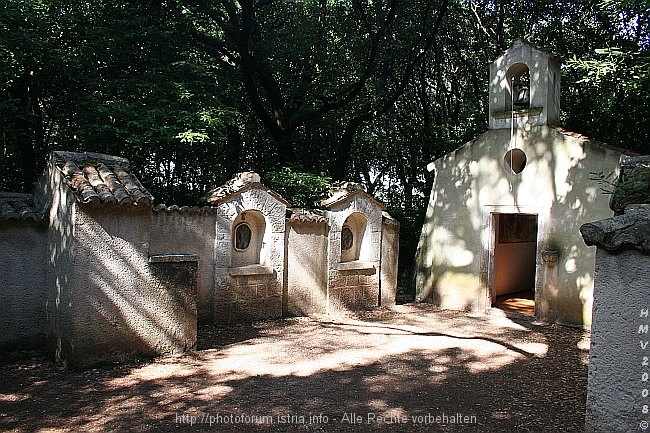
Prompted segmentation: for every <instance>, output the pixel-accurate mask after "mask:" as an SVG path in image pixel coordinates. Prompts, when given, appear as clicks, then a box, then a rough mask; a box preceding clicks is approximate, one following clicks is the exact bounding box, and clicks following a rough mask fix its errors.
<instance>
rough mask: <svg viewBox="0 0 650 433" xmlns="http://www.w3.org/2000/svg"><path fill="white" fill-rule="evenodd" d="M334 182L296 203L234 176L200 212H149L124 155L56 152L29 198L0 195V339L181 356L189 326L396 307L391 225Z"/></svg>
mask: <svg viewBox="0 0 650 433" xmlns="http://www.w3.org/2000/svg"><path fill="white" fill-rule="evenodd" d="M341 185H343V186H341ZM341 185H337V186H336V188H334V190H333V191H330V193H329V195H328V197H327V198H325V199H324V200H323V201H322V202H321V206H320V207H321V208H320V209H294V208H292V207H291V206H290V204H289V202H288V201H286V200H285V199H284V198H282V197H281V196H280V195H278V194H277V193H275V192H273V191H272V190H270V189H269V188H267V187H265V186H264V185H263V184H262V183H261V179H260V176H259V175H258V174H256V173H252V172H245V173H240V174H239V175H237V176H236V177H235V178H234V179H232V180H231V181H229V182H228V183H226V184H225V185H223V186H221V187H218V188H215V189H213V190H212V191H210V193H209V194H208V196H207V197H206V203H207V204H206V205H205V206H202V207H178V206H166V205H157V206H153V197H152V196H151V194H150V193H149V192H148V191H147V189H146V188H145V187H144V186H143V185H142V184H141V183H140V181H139V180H138V178H137V177H136V176H135V174H133V173H132V172H131V170H130V164H129V161H128V160H127V159H125V158H120V157H115V156H110V155H104V154H98V153H90V152H84V153H75V152H53V153H52V155H51V157H50V159H49V162H48V166H47V169H46V171H45V173H44V175H43V177H42V179H41V181H40V182H39V184H38V187H37V189H36V192H35V194H33V195H31V194H10V193H0V264H1V265H2V266H3V269H5V270H6V273H7V277H5V278H3V280H2V281H0V299H3V300H4V301H5V302H4V304H5V306H6V311H7V312H8V314H6V315H3V316H1V317H0V346H7V347H15V346H24V345H29V344H32V345H40V344H45V342H47V345H48V347H49V348H50V349H51V350H52V352H53V353H54V354H55V356H56V358H57V359H58V360H59V361H61V362H62V363H64V364H65V365H66V366H68V367H71V368H77V367H85V366H87V365H92V364H95V363H98V362H106V361H112V360H119V359H123V358H127V357H130V356H133V355H144V356H154V355H158V354H162V353H178V352H183V351H185V350H188V349H191V348H193V347H195V345H196V338H197V325H198V324H199V323H206V324H210V323H232V322H240V321H252V320H260V319H269V318H279V317H282V316H287V315H304V314H315V313H334V312H340V311H344V310H356V309H362V308H370V307H374V306H378V305H390V304H393V303H394V302H395V296H396V289H397V257H398V241H399V224H398V223H397V222H396V221H394V220H393V219H392V218H391V217H390V216H389V215H388V214H387V213H385V211H384V207H383V205H382V204H381V203H379V202H378V201H376V200H375V199H374V198H372V197H371V196H370V195H368V194H367V193H365V191H363V190H362V189H361V188H360V187H359V186H358V185H355V186H354V187H351V184H349V183H344V184H341Z"/></svg>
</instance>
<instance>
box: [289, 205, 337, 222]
mask: <svg viewBox="0 0 650 433" xmlns="http://www.w3.org/2000/svg"><path fill="white" fill-rule="evenodd" d="M287 219H288V220H289V221H297V222H301V223H325V222H327V217H326V216H325V213H324V212H323V211H322V210H320V209H298V208H288V209H287Z"/></svg>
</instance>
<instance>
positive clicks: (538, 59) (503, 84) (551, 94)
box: [489, 40, 560, 129]
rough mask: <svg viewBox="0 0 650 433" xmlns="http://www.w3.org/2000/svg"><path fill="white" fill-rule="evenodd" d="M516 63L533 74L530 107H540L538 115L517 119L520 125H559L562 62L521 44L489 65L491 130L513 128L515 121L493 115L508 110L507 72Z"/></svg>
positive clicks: (516, 43) (518, 41)
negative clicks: (512, 124) (512, 122)
mask: <svg viewBox="0 0 650 433" xmlns="http://www.w3.org/2000/svg"><path fill="white" fill-rule="evenodd" d="M516 63H523V64H525V65H526V66H528V69H529V71H530V107H531V108H533V107H535V108H541V109H542V110H541V112H540V113H539V114H538V115H535V116H524V117H521V116H515V122H516V124H517V125H518V126H521V125H524V124H526V123H527V124H529V125H532V126H539V125H547V124H557V122H558V120H559V118H560V63H559V60H558V59H557V58H556V57H554V56H551V55H549V54H548V53H546V52H544V51H542V50H540V49H538V48H536V47H534V46H532V45H530V44H528V43H526V42H524V41H522V40H517V41H515V42H514V43H513V44H512V46H511V47H510V48H509V49H508V50H507V51H506V52H505V53H504V54H503V55H502V56H501V57H499V58H498V59H497V60H495V61H494V62H493V63H492V64H491V65H490V119H489V124H490V128H491V129H503V128H505V129H510V124H511V121H512V118H511V117H510V116H502V117H501V118H499V117H497V116H494V113H498V112H503V111H504V110H505V108H506V98H509V97H510V93H509V92H507V91H506V89H507V88H508V87H509V84H508V83H507V78H506V73H507V71H508V69H510V67H511V66H512V65H514V64H516Z"/></svg>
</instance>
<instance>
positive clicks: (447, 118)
mask: <svg viewBox="0 0 650 433" xmlns="http://www.w3.org/2000/svg"><path fill="white" fill-rule="evenodd" d="M649 11H650V5H649V4H648V1H647V0H641V1H640V0H603V1H602V2H600V3H594V2H593V1H585V0H580V1H563V0H553V1H547V2H536V1H532V0H523V1H520V2H515V3H512V2H505V1H502V0H414V1H409V2H404V1H397V0H379V1H372V0H351V1H337V0H285V1H277V0H276V1H273V0H239V1H235V0H175V1H172V0H138V1H135V0H126V1H122V2H119V3H115V2H108V1H105V0H98V1H94V2H86V1H81V0H67V1H65V0H49V1H46V0H5V2H4V3H3V6H2V7H1V9H0V134H1V135H0V140H1V145H2V160H1V162H0V190H13V191H29V190H31V184H32V182H34V181H35V180H36V178H37V176H38V174H39V173H40V172H41V170H42V168H43V165H44V162H45V157H46V155H47V153H48V152H49V151H50V150H53V149H65V150H77V151H79V150H88V151H100V152H105V153H110V154H116V155H121V156H125V157H127V158H129V159H130V160H131V161H132V163H133V164H134V166H135V168H136V170H137V172H138V173H139V174H140V176H141V177H142V178H143V181H144V182H145V184H147V185H148V186H151V190H152V192H153V193H154V195H155V196H156V198H157V200H158V201H159V202H168V203H172V202H173V203H177V204H194V203H196V202H197V201H198V200H199V198H200V197H201V196H202V195H203V194H204V193H205V192H206V191H207V190H208V189H209V188H211V187H213V186H215V185H217V184H220V183H222V182H224V181H225V180H227V179H228V178H229V177H230V176H231V175H232V174H233V173H235V172H237V171H240V170H243V169H254V170H257V171H259V172H261V173H262V175H263V176H268V177H269V179H273V182H276V183H277V182H279V184H278V188H281V183H282V181H283V179H284V181H285V182H295V181H296V179H306V180H308V181H309V182H311V184H312V185H321V184H322V180H326V179H328V178H332V179H334V180H343V179H347V180H355V181H359V182H362V183H364V184H365V185H366V187H367V189H368V190H369V191H370V192H372V193H374V194H376V195H378V196H379V197H380V198H381V199H383V200H384V201H385V202H386V203H387V204H388V205H389V208H390V210H391V211H392V212H393V213H394V214H395V215H396V216H397V218H398V219H400V220H401V221H402V227H403V229H402V239H403V246H402V250H403V256H402V258H403V265H405V266H408V264H409V262H410V258H411V257H412V256H413V251H414V246H415V242H416V240H417V236H418V234H419V231H420V226H419V225H420V224H421V219H422V215H423V212H424V209H425V203H426V196H427V191H428V190H429V187H430V184H431V182H432V179H431V178H430V176H431V175H430V174H429V173H427V172H426V170H424V167H425V166H426V164H427V163H428V162H430V161H431V160H432V159H434V158H436V157H437V156H440V155H442V154H443V153H445V152H447V151H449V150H450V149H453V148H455V147H458V146H459V145H461V144H462V143H464V142H465V141H467V140H469V139H471V138H472V137H474V136H475V135H477V134H478V133H480V132H482V131H483V130H485V129H486V124H487V116H486V105H487V69H486V67H485V66H486V65H487V64H488V63H489V62H490V61H492V60H493V59H494V58H496V57H497V56H498V55H499V54H500V53H501V52H502V51H503V50H504V49H505V48H507V47H508V46H509V45H510V44H511V43H512V41H513V40H514V39H516V38H519V37H523V38H525V39H527V40H529V41H531V42H532V43H535V44H537V45H539V46H541V47H543V48H545V49H547V50H549V51H553V52H556V53H559V54H561V55H562V56H563V57H564V59H565V62H564V67H563V88H562V90H563V94H562V106H563V115H562V122H563V126H565V127H567V128H568V129H571V130H575V131H578V132H580V133H583V134H585V135H588V136H590V137H592V138H594V139H598V140H601V141H606V142H609V143H611V144H613V145H616V146H620V147H624V148H628V149H632V150H637V151H639V152H641V153H648V151H649V150H650V73H649V67H650V61H649V60H648V59H649V57H648V50H649V47H650V40H649V32H648V26H649V24H650V12H649ZM285 190H286V191H291V188H286V189H285ZM288 198H289V199H291V197H288ZM299 201H300V202H301V203H308V201H309V199H308V197H303V196H301V197H300V198H299Z"/></svg>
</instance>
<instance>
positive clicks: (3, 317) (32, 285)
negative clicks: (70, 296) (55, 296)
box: [0, 220, 47, 349]
mask: <svg viewBox="0 0 650 433" xmlns="http://www.w3.org/2000/svg"><path fill="white" fill-rule="evenodd" d="M46 252H47V232H46V230H45V227H44V223H42V222H41V221H34V220H10V221H1V222H0V273H1V275H2V278H1V280H2V281H0V305H2V308H3V310H2V314H0V348H3V347H4V348H8V349H12V348H17V347H22V346H33V345H42V344H43V343H44V341H45V330H46V320H45V302H46V299H47V289H46V287H47V286H46V284H45V273H46Z"/></svg>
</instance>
